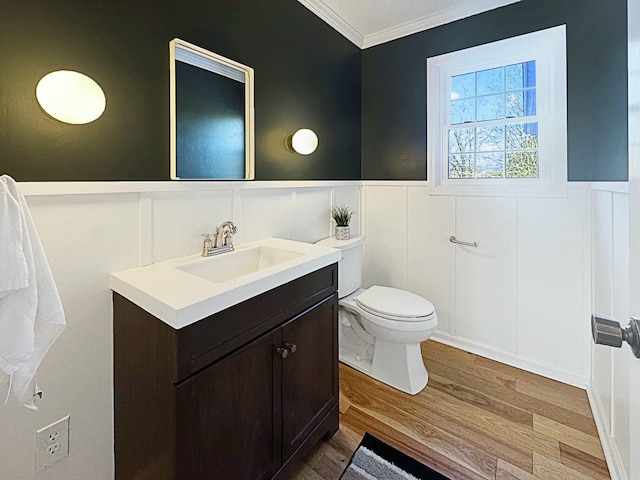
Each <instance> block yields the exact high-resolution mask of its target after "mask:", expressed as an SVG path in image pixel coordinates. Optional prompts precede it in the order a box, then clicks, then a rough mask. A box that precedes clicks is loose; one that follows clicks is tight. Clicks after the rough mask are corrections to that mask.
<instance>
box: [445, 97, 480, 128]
mask: <svg viewBox="0 0 640 480" xmlns="http://www.w3.org/2000/svg"><path fill="white" fill-rule="evenodd" d="M475 117H476V112H475V102H474V101H473V99H471V100H454V101H452V102H451V125H457V124H460V123H465V122H473V121H475Z"/></svg>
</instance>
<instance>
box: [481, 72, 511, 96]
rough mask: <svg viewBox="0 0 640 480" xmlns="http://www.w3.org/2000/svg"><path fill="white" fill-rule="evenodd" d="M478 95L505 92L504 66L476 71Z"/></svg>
mask: <svg viewBox="0 0 640 480" xmlns="http://www.w3.org/2000/svg"><path fill="white" fill-rule="evenodd" d="M476 89H477V93H476V95H487V94H491V93H500V92H504V68H503V67H498V68H492V69H491V70H482V71H481V72H478V73H476Z"/></svg>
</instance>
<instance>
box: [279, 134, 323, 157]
mask: <svg viewBox="0 0 640 480" xmlns="http://www.w3.org/2000/svg"><path fill="white" fill-rule="evenodd" d="M285 144H286V146H287V150H289V151H290V152H295V153H299V154H300V155H309V154H310V153H313V152H315V150H316V148H318V136H317V135H316V134H315V132H314V131H313V130H310V129H308V128H301V129H300V130H298V131H296V132H295V133H294V134H293V135H289V136H288V137H287V138H286V140H285Z"/></svg>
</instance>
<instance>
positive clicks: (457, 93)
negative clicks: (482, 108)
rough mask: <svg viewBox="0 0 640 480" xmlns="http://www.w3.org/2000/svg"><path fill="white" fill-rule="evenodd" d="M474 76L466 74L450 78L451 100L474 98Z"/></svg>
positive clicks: (473, 74)
mask: <svg viewBox="0 0 640 480" xmlns="http://www.w3.org/2000/svg"><path fill="white" fill-rule="evenodd" d="M475 86H476V74H475V73H466V74H464V75H456V76H455V77H451V100H459V99H461V98H468V97H474V96H475V94H476V89H475Z"/></svg>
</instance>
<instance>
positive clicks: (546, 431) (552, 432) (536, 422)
mask: <svg viewBox="0 0 640 480" xmlns="http://www.w3.org/2000/svg"><path fill="white" fill-rule="evenodd" d="M533 429H534V430H535V431H536V432H538V433H542V434H543V435H547V436H548V437H551V438H555V439H556V440H558V441H560V442H562V443H564V444H566V445H570V446H572V447H574V448H577V449H578V450H582V451H583V452H585V453H588V454H589V455H592V456H594V457H596V458H599V459H601V460H604V452H603V451H602V445H600V440H599V439H598V438H597V437H593V436H591V435H587V434H586V433H584V432H581V431H579V430H576V429H574V428H571V427H568V426H567V425H563V424H561V423H558V422H556V421H554V420H551V419H549V418H546V417H543V416H542V415H537V414H536V415H534V416H533Z"/></svg>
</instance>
